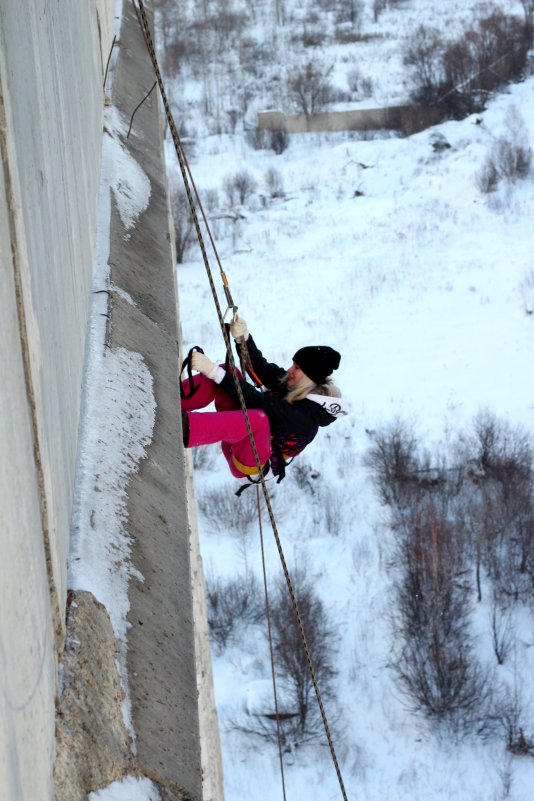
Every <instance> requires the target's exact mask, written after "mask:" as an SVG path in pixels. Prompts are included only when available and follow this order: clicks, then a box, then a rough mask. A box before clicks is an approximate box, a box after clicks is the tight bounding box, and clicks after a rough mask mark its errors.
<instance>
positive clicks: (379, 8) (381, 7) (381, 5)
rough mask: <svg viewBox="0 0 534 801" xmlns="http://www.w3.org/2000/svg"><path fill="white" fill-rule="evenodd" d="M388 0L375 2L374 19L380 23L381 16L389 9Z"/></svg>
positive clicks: (376, 0)
mask: <svg viewBox="0 0 534 801" xmlns="http://www.w3.org/2000/svg"><path fill="white" fill-rule="evenodd" d="M387 5H388V3H387V0H373V19H374V21H375V22H378V20H379V18H380V15H381V14H382V12H383V11H385V10H386V8H387Z"/></svg>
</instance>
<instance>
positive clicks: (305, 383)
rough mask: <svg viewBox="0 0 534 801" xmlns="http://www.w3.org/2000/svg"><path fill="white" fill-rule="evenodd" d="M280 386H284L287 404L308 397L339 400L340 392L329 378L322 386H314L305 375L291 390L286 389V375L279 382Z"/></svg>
mask: <svg viewBox="0 0 534 801" xmlns="http://www.w3.org/2000/svg"><path fill="white" fill-rule="evenodd" d="M281 383H282V386H283V385H284V384H285V385H286V393H287V394H286V396H285V398H284V400H285V401H287V403H296V402H297V401H300V400H304V398H307V397H308V395H327V396H329V397H331V398H340V397H341V390H340V389H339V387H336V385H335V384H334V382H333V381H332V379H331V378H327V379H326V382H325V383H324V384H316V383H315V382H314V381H312V380H311V379H310V378H308V376H307V375H304V376H303V378H302V380H301V381H299V383H298V384H297V386H296V387H293V388H292V389H288V388H287V374H286V375H285V376H284V378H283V379H282V381H281Z"/></svg>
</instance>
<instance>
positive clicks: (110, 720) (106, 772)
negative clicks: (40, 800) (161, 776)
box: [54, 592, 133, 801]
mask: <svg viewBox="0 0 534 801" xmlns="http://www.w3.org/2000/svg"><path fill="white" fill-rule="evenodd" d="M67 620H68V636H67V641H66V647H65V654H64V656H63V660H62V665H63V676H62V681H63V682H64V685H65V691H64V693H63V694H62V697H61V704H60V706H59V709H58V715H57V740H56V748H57V757H56V764H55V770H54V798H55V801H86V799H87V794H88V793H89V792H90V791H92V790H94V789H95V788H99V787H106V786H107V785H108V784H111V782H113V781H119V780H120V779H122V778H123V776H124V775H125V774H127V773H129V772H131V771H132V770H133V760H132V754H131V742H130V735H129V734H128V732H127V731H126V727H125V725H124V717H123V713H122V708H121V704H122V702H123V700H124V693H123V691H122V688H121V683H120V677H119V671H118V669H117V643H116V640H115V634H114V632H113V628H112V626H111V621H110V619H109V615H108V613H107V611H106V610H105V608H104V607H103V606H102V604H100V603H98V601H97V600H96V599H95V598H94V597H93V596H92V595H91V594H90V593H87V592H80V593H74V594H72V598H71V599H70V605H69V613H68V618H67Z"/></svg>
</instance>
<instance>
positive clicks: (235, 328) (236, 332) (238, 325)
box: [230, 317, 248, 339]
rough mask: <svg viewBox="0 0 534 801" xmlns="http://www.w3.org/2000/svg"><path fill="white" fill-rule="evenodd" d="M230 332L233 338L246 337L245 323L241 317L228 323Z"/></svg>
mask: <svg viewBox="0 0 534 801" xmlns="http://www.w3.org/2000/svg"><path fill="white" fill-rule="evenodd" d="M230 333H231V335H232V336H233V338H234V339H248V328H247V324H246V322H245V321H244V320H242V319H241V317H238V318H237V319H236V320H234V322H233V323H232V324H231V325H230Z"/></svg>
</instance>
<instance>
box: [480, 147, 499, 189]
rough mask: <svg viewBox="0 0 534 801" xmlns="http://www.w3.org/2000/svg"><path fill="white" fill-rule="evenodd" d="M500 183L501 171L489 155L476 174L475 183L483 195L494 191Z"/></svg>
mask: <svg viewBox="0 0 534 801" xmlns="http://www.w3.org/2000/svg"><path fill="white" fill-rule="evenodd" d="M498 183H499V172H498V170H497V167H496V165H495V163H494V161H493V159H492V158H491V157H489V156H488V157H487V158H486V160H485V161H484V163H483V165H482V167H481V168H480V169H479V170H478V172H477V173H476V174H475V184H476V187H477V189H478V190H479V191H480V192H482V194H483V195H488V194H490V193H491V192H494V191H495V190H496V188H497V185H498Z"/></svg>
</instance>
